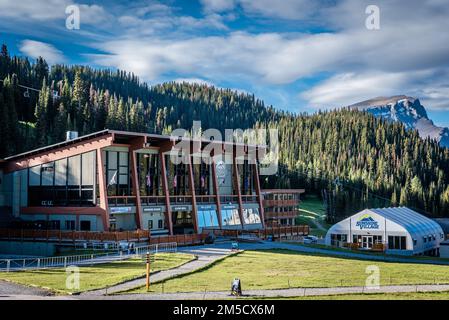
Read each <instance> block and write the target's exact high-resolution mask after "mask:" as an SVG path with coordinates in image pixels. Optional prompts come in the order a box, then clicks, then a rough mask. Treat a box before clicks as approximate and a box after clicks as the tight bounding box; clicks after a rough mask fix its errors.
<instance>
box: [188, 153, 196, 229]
mask: <svg viewBox="0 0 449 320" xmlns="http://www.w3.org/2000/svg"><path fill="white" fill-rule="evenodd" d="M188 157H189V160H188V164H187V166H188V167H189V187H190V193H191V195H192V215H193V217H192V222H193V229H194V230H195V233H198V208H197V206H196V192H195V180H194V178H193V166H192V156H190V155H189V156H188Z"/></svg>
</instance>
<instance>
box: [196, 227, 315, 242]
mask: <svg viewBox="0 0 449 320" xmlns="http://www.w3.org/2000/svg"><path fill="white" fill-rule="evenodd" d="M211 232H212V233H213V234H214V235H215V236H222V237H234V238H237V237H240V236H253V237H257V238H260V239H267V238H268V237H272V238H275V239H279V238H284V237H295V236H306V235H308V234H309V232H310V228H309V226H307V225H299V226H282V227H267V228H265V229H256V230H242V229H237V230H229V229H204V230H203V233H205V234H208V233H211Z"/></svg>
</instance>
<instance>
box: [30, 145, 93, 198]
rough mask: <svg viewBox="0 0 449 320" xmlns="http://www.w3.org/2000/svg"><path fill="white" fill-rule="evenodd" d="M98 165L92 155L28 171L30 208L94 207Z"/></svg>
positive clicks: (47, 164) (75, 157)
mask: <svg viewBox="0 0 449 320" xmlns="http://www.w3.org/2000/svg"><path fill="white" fill-rule="evenodd" d="M95 163H96V157H95V152H94V151H92V152H87V153H84V154H81V155H76V156H73V157H69V158H64V159H61V160H57V161H54V162H48V163H45V164H42V165H39V166H35V167H31V168H29V169H28V202H29V205H30V206H84V205H89V206H90V205H94V204H95V200H94V197H93V190H94V181H95V178H94V177H95V174H96V169H95V168H96V165H95Z"/></svg>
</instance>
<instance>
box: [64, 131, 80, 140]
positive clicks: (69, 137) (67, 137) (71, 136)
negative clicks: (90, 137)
mask: <svg viewBox="0 0 449 320" xmlns="http://www.w3.org/2000/svg"><path fill="white" fill-rule="evenodd" d="M76 138H78V131H67V132H66V134H65V141H70V140H73V139H76Z"/></svg>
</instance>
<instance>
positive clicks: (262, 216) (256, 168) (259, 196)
mask: <svg viewBox="0 0 449 320" xmlns="http://www.w3.org/2000/svg"><path fill="white" fill-rule="evenodd" d="M253 166H254V179H255V180H254V182H255V185H256V186H255V187H256V194H257V200H258V202H259V214H260V220H261V221H262V227H263V228H265V212H264V208H263V199H262V192H261V189H260V179H259V166H258V164H257V160H255V161H254V164H253Z"/></svg>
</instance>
